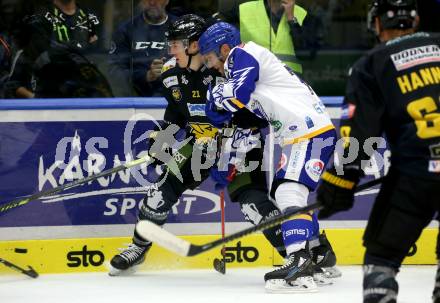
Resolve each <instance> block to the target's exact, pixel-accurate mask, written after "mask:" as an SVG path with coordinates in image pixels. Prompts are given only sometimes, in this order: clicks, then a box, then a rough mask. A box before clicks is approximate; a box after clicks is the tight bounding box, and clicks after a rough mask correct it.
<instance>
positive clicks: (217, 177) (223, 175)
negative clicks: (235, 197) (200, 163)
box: [209, 164, 237, 191]
mask: <svg viewBox="0 0 440 303" xmlns="http://www.w3.org/2000/svg"><path fill="white" fill-rule="evenodd" d="M209 174H210V176H211V179H212V180H214V182H215V190H218V191H219V190H222V189H224V188H225V187H226V186H228V185H229V183H231V182H232V180H234V178H235V175H236V174H237V169H236V167H235V165H234V164H228V170H219V169H218V167H217V166H214V167H213V168H211V170H210V172H209Z"/></svg>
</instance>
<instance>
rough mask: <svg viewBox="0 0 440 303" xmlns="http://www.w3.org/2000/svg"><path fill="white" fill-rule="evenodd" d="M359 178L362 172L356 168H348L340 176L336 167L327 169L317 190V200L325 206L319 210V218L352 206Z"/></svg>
mask: <svg viewBox="0 0 440 303" xmlns="http://www.w3.org/2000/svg"><path fill="white" fill-rule="evenodd" d="M359 178H360V173H359V171H358V170H356V169H349V170H347V169H346V170H344V175H342V176H338V174H337V173H336V170H335V168H331V169H329V170H328V171H325V172H324V173H323V174H322V176H321V179H322V183H321V185H320V186H319V187H318V190H317V194H318V196H317V198H316V200H317V201H318V202H319V203H321V204H322V205H323V206H324V208H323V209H321V210H320V211H319V214H318V218H319V219H325V218H328V217H330V216H331V215H333V214H335V213H337V212H339V211H343V210H349V209H350V208H352V207H353V202H354V193H355V188H356V185H357V183H358V182H359Z"/></svg>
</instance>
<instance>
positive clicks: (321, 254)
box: [310, 231, 342, 279]
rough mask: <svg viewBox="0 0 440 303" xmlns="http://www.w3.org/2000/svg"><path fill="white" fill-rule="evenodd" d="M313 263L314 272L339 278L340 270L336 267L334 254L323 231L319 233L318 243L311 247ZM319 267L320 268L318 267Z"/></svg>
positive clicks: (326, 276) (327, 276)
mask: <svg viewBox="0 0 440 303" xmlns="http://www.w3.org/2000/svg"><path fill="white" fill-rule="evenodd" d="M310 253H311V255H312V259H313V263H314V264H315V266H316V270H315V271H316V272H317V273H319V275H320V276H322V277H325V278H327V279H328V278H332V279H333V278H339V277H341V276H342V273H341V271H340V270H339V269H338V268H337V267H336V255H335V252H334V251H333V248H332V246H331V244H330V242H329V241H328V239H327V236H326V234H325V231H323V232H322V234H320V235H319V245H318V246H316V247H313V248H312V249H311V252H310ZM319 268H320V269H319Z"/></svg>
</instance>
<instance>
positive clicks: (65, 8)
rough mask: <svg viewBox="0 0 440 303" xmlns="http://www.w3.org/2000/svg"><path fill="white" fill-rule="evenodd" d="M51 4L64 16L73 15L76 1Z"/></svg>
mask: <svg viewBox="0 0 440 303" xmlns="http://www.w3.org/2000/svg"><path fill="white" fill-rule="evenodd" d="M53 3H54V4H55V5H56V6H57V7H58V8H59V9H60V10H61V11H62V12H63V13H65V14H66V15H73V14H75V12H76V1H75V0H71V1H63V0H54V1H53Z"/></svg>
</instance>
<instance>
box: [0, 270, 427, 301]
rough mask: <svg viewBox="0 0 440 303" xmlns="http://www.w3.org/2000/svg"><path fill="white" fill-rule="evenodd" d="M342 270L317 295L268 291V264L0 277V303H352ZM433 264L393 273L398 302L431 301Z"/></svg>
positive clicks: (356, 276) (351, 281)
mask: <svg viewBox="0 0 440 303" xmlns="http://www.w3.org/2000/svg"><path fill="white" fill-rule="evenodd" d="M339 268H340V269H341V271H342V273H343V276H342V277H341V278H338V279H336V280H335V284H334V285H331V286H324V287H320V288H319V291H318V292H317V293H308V294H269V293H266V292H265V290H264V283H263V275H264V273H265V272H267V271H269V270H271V269H270V268H252V269H228V270H227V273H226V275H224V276H223V275H221V274H219V273H217V272H215V271H214V270H185V271H151V272H150V271H148V272H147V271H144V272H138V273H136V274H134V275H132V276H124V277H109V276H108V275H107V274H106V273H90V274H60V275H54V274H52V275H42V276H40V277H39V278H37V279H30V278H26V277H24V276H20V275H13V276H11V275H10V276H0V303H16V302H20V303H33V302H42V303H43V302H44V303H71V302H78V303H86V302H93V303H98V302H105V303H113V302H114V303H116V302H117V303H140V302H145V303H167V302H173V303H184V302H188V303H216V302H218V303H233V302H237V303H248V302H250V303H260V302H261V303H269V302H276V303H287V302H289V303H291V302H298V303H320V302H331V303H354V302H362V297H361V292H362V290H361V285H362V272H361V267H360V266H340V267H339ZM434 275H435V267H434V266H404V267H403V268H402V270H401V272H400V273H399V275H398V281H399V285H400V291H399V300H398V302H399V303H424V302H427V303H429V302H431V301H430V298H431V292H432V288H433V285H434Z"/></svg>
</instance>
